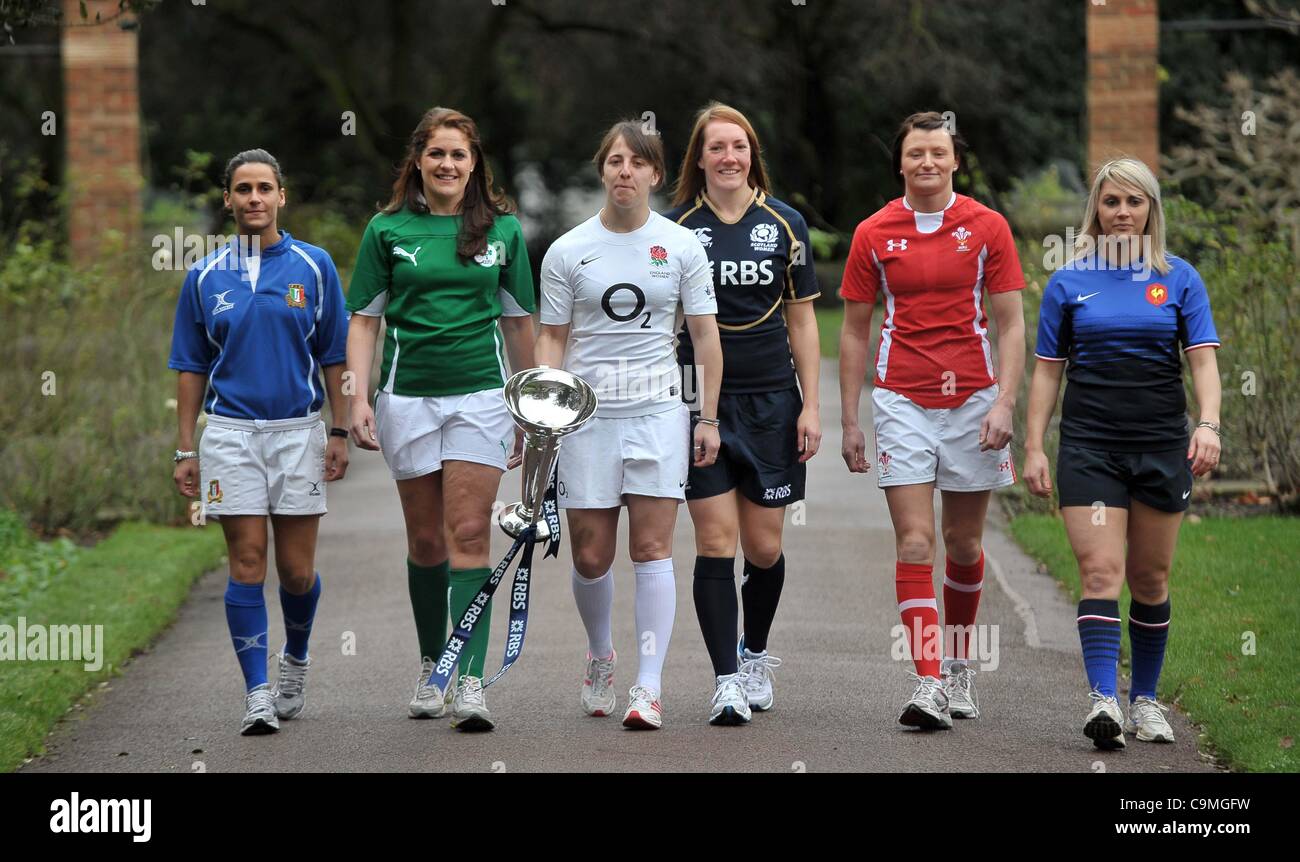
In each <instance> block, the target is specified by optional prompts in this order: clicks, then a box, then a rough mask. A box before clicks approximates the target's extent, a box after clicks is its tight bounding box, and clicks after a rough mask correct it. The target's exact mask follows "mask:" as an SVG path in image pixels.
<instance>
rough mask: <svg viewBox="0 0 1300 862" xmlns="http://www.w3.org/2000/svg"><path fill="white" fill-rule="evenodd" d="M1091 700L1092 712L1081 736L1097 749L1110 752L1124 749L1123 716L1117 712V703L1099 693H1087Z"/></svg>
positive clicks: (1113, 699)
mask: <svg viewBox="0 0 1300 862" xmlns="http://www.w3.org/2000/svg"><path fill="white" fill-rule="evenodd" d="M1088 697H1090V698H1092V711H1091V712H1089V713H1088V719H1087V721H1085V722H1084V725H1083V735H1084V736H1086V737H1088V738H1089V739H1091V740H1092V744H1093V745H1095V746H1097V747H1098V748H1104V749H1107V750H1110V751H1114V750H1118V749H1121V748H1123V747H1124V745H1125V743H1124V728H1122V727H1121V726H1120V725H1121V723H1122V722H1123V721H1124V714H1123V713H1122V712H1120V710H1119V701H1117V700H1115V698H1113V697H1107V696H1106V695H1104V694H1102V693H1101V692H1099V691H1090V692H1088Z"/></svg>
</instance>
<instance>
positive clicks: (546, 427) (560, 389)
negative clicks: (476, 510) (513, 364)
mask: <svg viewBox="0 0 1300 862" xmlns="http://www.w3.org/2000/svg"><path fill="white" fill-rule="evenodd" d="M504 392H505V401H506V409H507V410H509V411H510V415H511V416H513V417H514V420H515V424H517V425H518V426H519V427H520V428H522V429H524V451H523V470H522V481H523V499H522V500H521V501H520V502H518V503H512V504H510V505H509V506H506V507H505V509H503V510H502V512H501V529H503V530H505V532H506V534H507V535H508V536H510V537H511V538H515V539H517V538H519V536H521V535H522V534H523V533H524V531H525V530H527V529H528V528H529V527H532V526H534V525H536V527H537V539H538V540H539V541H546V540H548V539H550V537H551V531H550V528H549V527H548V526H547V524H546V522H545V521H541V520H539V518H540V516H541V514H542V511H541V510H542V501H543V499H544V497H545V496H546V489H547V487H548V486H549V485H550V483H551V473H552V471H554V469H555V461H556V458H557V457H558V455H559V451H560V440H561V438H563V437H564V436H565V435H567V434H572V433H573V432H574V431H577V430H578V429H579V428H581V427H582V426H583V425H584V424H585V423H586V422H587V420H589V419H590V418H591V417H592V416H593V415H594V414H595V412H596V407H597V405H598V401H597V398H596V393H595V391H594V390H593V389H592V388H591V386H589V385H588V384H587V382H586V381H585V380H583V379H582V378H581V377H578V376H577V375H576V374H570V373H569V372H568V371H564V370H563V369H559V368H548V367H546V366H545V365H543V366H540V367H538V368H529V369H527V370H525V371H520V372H518V373H516V374H514V375H512V376H511V377H510V379H509V380H507V381H506V385H505V390H504Z"/></svg>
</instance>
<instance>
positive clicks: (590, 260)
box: [578, 255, 600, 266]
mask: <svg viewBox="0 0 1300 862" xmlns="http://www.w3.org/2000/svg"><path fill="white" fill-rule="evenodd" d="M593 260H600V255H596V256H595V257H589V258H587V259H585V260H583V261H582V262H580V263H579V264H578V266H586V265H587V264H589V263H591V262H592V261H593Z"/></svg>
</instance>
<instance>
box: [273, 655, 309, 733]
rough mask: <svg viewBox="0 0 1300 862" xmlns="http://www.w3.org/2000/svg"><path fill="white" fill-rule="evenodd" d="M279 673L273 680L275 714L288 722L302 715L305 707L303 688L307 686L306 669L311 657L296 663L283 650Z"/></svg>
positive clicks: (305, 699)
mask: <svg viewBox="0 0 1300 862" xmlns="http://www.w3.org/2000/svg"><path fill="white" fill-rule="evenodd" d="M279 658H280V672H279V674H278V675H277V676H276V678H275V689H274V691H273V694H274V696H275V714H276V716H277V717H279V718H283V719H284V720H285V721H288V720H289V719H291V718H297V717H298V716H299V715H301V714H302V708H303V707H304V706H306V705H307V697H306V694H305V692H304V688H305V687H306V685H307V669H308V668H309V667H311V656H310V655H309V656H307V660H306V661H298V660H297V659H296V658H294V657H293V656H291V655H289V654H288V652H286V651H285V650H283V649H282V650H280V656H279Z"/></svg>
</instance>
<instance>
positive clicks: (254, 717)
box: [239, 683, 280, 736]
mask: <svg viewBox="0 0 1300 862" xmlns="http://www.w3.org/2000/svg"><path fill="white" fill-rule="evenodd" d="M244 706H245V711H244V720H243V722H242V723H241V724H240V725H239V732H240V733H241V734H243V735H244V736H259V735H261V734H265V733H276V732H277V731H279V730H280V720H279V719H277V718H276V717H275V697H274V696H273V695H272V694H271V686H270V685H268V684H267V683H262V684H261V685H259V686H257V687H256V688H254V689H253V690H252V691H250V692H249V693H248V694H247V695H245V698H244Z"/></svg>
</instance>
